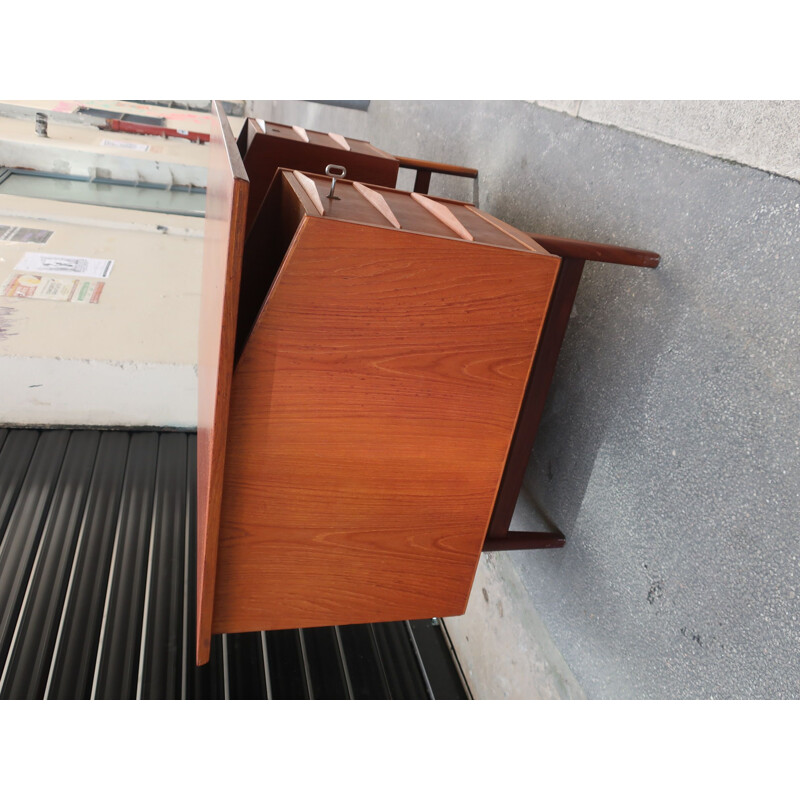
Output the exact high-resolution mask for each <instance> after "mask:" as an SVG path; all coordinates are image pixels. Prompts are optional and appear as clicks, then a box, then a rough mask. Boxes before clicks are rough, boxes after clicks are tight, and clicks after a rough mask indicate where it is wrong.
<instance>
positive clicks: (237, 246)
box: [197, 103, 248, 664]
mask: <svg viewBox="0 0 800 800" xmlns="http://www.w3.org/2000/svg"><path fill="white" fill-rule="evenodd" d="M213 107H214V112H215V118H214V122H213V127H212V131H211V141H210V142H209V145H208V147H209V164H208V189H207V193H206V218H205V234H204V241H203V279H202V295H201V303H200V336H199V353H198V410H197V462H198V463H197V612H198V613H197V663H198V664H204V663H205V662H206V661H208V653H209V647H210V643H211V641H210V640H211V612H212V610H213V600H214V580H215V576H216V560H217V535H218V530H219V512H220V502H221V493H222V478H223V470H224V463H225V449H226V448H225V444H226V441H225V440H226V432H227V425H228V409H229V403H230V388H231V376H232V374H233V353H234V338H235V332H236V316H237V304H238V297H239V281H240V273H241V261H242V247H243V244H244V223H245V214H246V211H247V189H248V181H247V175H246V173H245V171H244V165H243V164H242V158H241V156H240V154H239V150H238V148H237V145H236V140H235V138H234V136H233V133H232V132H231V129H230V126H229V124H228V119H227V117H226V116H225V112H224V111H223V110H222V108H221V107H220V106H218V105H217V104H216V103H214V104H213Z"/></svg>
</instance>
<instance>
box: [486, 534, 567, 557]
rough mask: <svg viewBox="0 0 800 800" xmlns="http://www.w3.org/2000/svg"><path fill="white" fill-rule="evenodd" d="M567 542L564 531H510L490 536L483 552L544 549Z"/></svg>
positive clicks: (560, 545) (561, 545)
mask: <svg viewBox="0 0 800 800" xmlns="http://www.w3.org/2000/svg"><path fill="white" fill-rule="evenodd" d="M565 542H566V539H565V538H564V534H563V533H558V532H553V533H549V532H548V531H535V532H534V531H524V532H523V531H508V533H507V534H506V535H505V536H503V537H498V538H491V539H490V538H488V537H487V539H486V541H484V543H483V552H484V553H487V552H490V551H494V550H542V549H544V548H552V547H563V546H564V544H565Z"/></svg>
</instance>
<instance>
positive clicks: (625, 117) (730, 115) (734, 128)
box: [532, 100, 800, 180]
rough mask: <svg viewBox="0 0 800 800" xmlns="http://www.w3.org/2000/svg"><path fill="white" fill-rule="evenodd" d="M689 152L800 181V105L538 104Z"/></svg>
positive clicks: (734, 102)
mask: <svg viewBox="0 0 800 800" xmlns="http://www.w3.org/2000/svg"><path fill="white" fill-rule="evenodd" d="M532 102H534V103H537V104H538V105H541V106H543V107H544V108H551V109H553V110H555V111H562V112H564V113H566V114H570V115H571V116H574V117H578V118H579V119H585V120H589V121H591V122H599V123H601V124H603V125H613V126H614V127H617V128H621V129H623V130H627V131H633V132H634V133H638V134H641V135H642V136H647V137H649V138H651V139H657V140H659V141H662V142H667V143H669V144H675V145H678V146H679V147H684V148H687V149H689V150H697V151H698V152H701V153H706V154H708V155H712V156H717V157H718V158H724V159H727V160H729V161H736V162H737V163H739V164H746V165H747V166H750V167H757V168H758V169H763V170H765V171H767V172H774V173H775V174H777V175H784V176H785V177H787V178H794V179H796V180H797V179H800V136H798V133H797V125H798V120H800V100H634V101H630V100H628V101H611V100H534V101H532Z"/></svg>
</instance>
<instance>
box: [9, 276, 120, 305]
mask: <svg viewBox="0 0 800 800" xmlns="http://www.w3.org/2000/svg"><path fill="white" fill-rule="evenodd" d="M104 286H105V281H98V280H85V279H80V278H77V279H76V278H58V277H54V276H52V275H33V274H30V273H22V274H20V273H14V272H12V273H11V275H9V276H8V278H7V279H6V281H5V282H4V283H3V285H2V287H0V297H24V298H28V299H29V300H56V301H59V302H62V303H97V302H99V300H100V295H101V294H102V292H103V287H104Z"/></svg>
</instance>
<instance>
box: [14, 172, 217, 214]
mask: <svg viewBox="0 0 800 800" xmlns="http://www.w3.org/2000/svg"><path fill="white" fill-rule="evenodd" d="M0 193H2V194H14V195H21V196H23V197H41V198H43V199H46V200H63V201H66V202H68V203H89V204H91V205H95V206H112V207H114V208H130V209H135V210H137V211H157V212H160V213H167V214H183V215H185V216H192V217H202V216H205V210H206V196H205V194H204V193H202V192H181V191H170V190H168V189H150V188H143V187H141V186H117V185H115V184H111V183H94V182H92V183H90V182H89V181H75V180H68V179H64V178H47V177H42V176H41V175H22V174H17V173H14V174H12V175H9V176H8V178H6V180H4V181H3V182H2V183H0Z"/></svg>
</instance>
